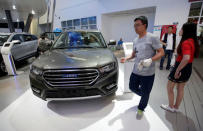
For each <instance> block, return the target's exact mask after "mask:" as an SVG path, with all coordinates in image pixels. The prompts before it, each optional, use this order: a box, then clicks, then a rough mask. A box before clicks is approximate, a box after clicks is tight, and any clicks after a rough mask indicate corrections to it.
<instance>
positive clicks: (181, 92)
mask: <svg viewBox="0 0 203 131" xmlns="http://www.w3.org/2000/svg"><path fill="white" fill-rule="evenodd" d="M184 87H185V83H178V85H177V98H176V103H175V105H174V108H175V109H178V108H179V106H180V104H181V101H182V99H183V96H184Z"/></svg>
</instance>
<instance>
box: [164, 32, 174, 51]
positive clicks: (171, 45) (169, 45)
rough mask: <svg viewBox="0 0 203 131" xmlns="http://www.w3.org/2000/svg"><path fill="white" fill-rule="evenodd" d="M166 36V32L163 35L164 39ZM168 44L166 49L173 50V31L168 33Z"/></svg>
mask: <svg viewBox="0 0 203 131" xmlns="http://www.w3.org/2000/svg"><path fill="white" fill-rule="evenodd" d="M164 36H165V34H164V35H163V36H162V41H163V40H164ZM166 44H167V46H166V50H173V33H171V34H168V38H167V43H166Z"/></svg>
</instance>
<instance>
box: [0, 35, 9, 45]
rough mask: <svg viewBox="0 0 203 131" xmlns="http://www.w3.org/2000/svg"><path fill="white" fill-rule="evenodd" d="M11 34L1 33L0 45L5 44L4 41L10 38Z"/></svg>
mask: <svg viewBox="0 0 203 131" xmlns="http://www.w3.org/2000/svg"><path fill="white" fill-rule="evenodd" d="M8 37H9V35H0V46H3V44H4V42H6V41H7V40H8Z"/></svg>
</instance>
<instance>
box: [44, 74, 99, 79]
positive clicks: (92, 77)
mask: <svg viewBox="0 0 203 131" xmlns="http://www.w3.org/2000/svg"><path fill="white" fill-rule="evenodd" d="M96 77H97V75H94V76H91V77H80V78H68V77H64V78H60V77H59V78H56V77H55V78H53V77H51V78H50V77H46V76H44V78H45V79H46V80H80V79H95V78H96Z"/></svg>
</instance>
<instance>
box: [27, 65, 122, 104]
mask: <svg viewBox="0 0 203 131" xmlns="http://www.w3.org/2000/svg"><path fill="white" fill-rule="evenodd" d="M29 77H30V85H31V89H32V91H33V94H34V95H36V96H38V97H40V98H41V99H43V100H67V99H68V100H72V99H87V98H95V97H103V96H107V95H110V94H113V93H115V92H116V90H117V83H118V70H117V69H115V70H114V71H112V72H110V73H108V74H103V75H100V76H99V77H98V78H97V80H96V81H95V83H94V84H93V85H91V86H84V87H63V88H54V87H51V86H49V85H47V83H46V81H45V80H44V78H43V77H42V76H38V75H35V74H33V73H30V75H29Z"/></svg>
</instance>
